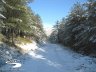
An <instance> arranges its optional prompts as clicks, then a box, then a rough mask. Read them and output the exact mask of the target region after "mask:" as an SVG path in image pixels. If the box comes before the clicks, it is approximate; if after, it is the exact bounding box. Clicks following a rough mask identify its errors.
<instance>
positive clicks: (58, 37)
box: [50, 0, 96, 54]
mask: <svg viewBox="0 0 96 72" xmlns="http://www.w3.org/2000/svg"><path fill="white" fill-rule="evenodd" d="M50 40H51V42H57V43H61V44H63V45H66V46H68V47H70V48H71V49H73V50H75V51H77V52H81V53H86V54H90V53H94V54H96V0H88V1H87V2H86V3H84V4H80V3H79V2H77V3H76V4H74V6H73V7H72V8H71V11H70V12H69V15H68V16H66V17H65V18H62V19H61V20H60V21H57V22H56V25H55V26H54V31H53V33H52V34H51V36H50Z"/></svg>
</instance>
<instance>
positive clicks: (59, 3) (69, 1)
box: [30, 0, 86, 27]
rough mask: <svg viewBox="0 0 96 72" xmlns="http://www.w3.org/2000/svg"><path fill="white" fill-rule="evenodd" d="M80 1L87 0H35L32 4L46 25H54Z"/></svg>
mask: <svg viewBox="0 0 96 72" xmlns="http://www.w3.org/2000/svg"><path fill="white" fill-rule="evenodd" d="M78 1H79V2H81V3H84V2H85V1H86V0H34V2H33V3H31V4H30V6H31V8H32V10H33V11H34V12H35V13H38V14H39V15H40V17H41V19H42V21H43V25H44V26H45V27H52V26H53V25H54V24H55V23H56V21H57V20H60V19H61V18H62V17H66V16H67V15H68V13H69V12H70V9H71V7H72V6H73V4H74V3H76V2H78Z"/></svg>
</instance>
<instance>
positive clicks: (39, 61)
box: [7, 43, 96, 72]
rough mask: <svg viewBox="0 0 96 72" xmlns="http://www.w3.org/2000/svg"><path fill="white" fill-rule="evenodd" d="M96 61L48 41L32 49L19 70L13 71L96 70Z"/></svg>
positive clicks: (59, 71) (65, 71)
mask: <svg viewBox="0 0 96 72" xmlns="http://www.w3.org/2000/svg"><path fill="white" fill-rule="evenodd" d="M36 46H37V45H36ZM95 62H96V58H91V57H88V56H83V55H81V54H77V53H74V52H73V51H71V50H70V49H69V48H67V47H63V46H61V45H58V44H50V43H46V44H43V45H42V46H38V48H37V49H36V50H35V51H34V50H33V51H32V50H30V51H29V52H28V54H27V57H26V59H25V61H24V63H22V66H21V67H20V68H19V69H18V71H17V69H16V70H12V71H11V72H96V63H95ZM7 72H8V71H7Z"/></svg>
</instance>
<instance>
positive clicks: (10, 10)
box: [0, 0, 46, 44]
mask: <svg viewBox="0 0 96 72" xmlns="http://www.w3.org/2000/svg"><path fill="white" fill-rule="evenodd" d="M31 2H33V0H0V36H1V37H0V38H1V39H0V40H2V41H4V42H10V43H12V44H14V43H15V41H16V39H17V40H18V37H19V39H20V38H21V39H22V38H26V39H34V40H35V41H37V42H40V41H42V40H43V39H44V38H45V37H46V35H45V32H44V30H43V25H42V20H41V18H40V16H39V15H38V14H35V13H34V12H33V11H32V9H31V8H30V7H29V6H28V4H29V3H31ZM2 36H3V37H2Z"/></svg>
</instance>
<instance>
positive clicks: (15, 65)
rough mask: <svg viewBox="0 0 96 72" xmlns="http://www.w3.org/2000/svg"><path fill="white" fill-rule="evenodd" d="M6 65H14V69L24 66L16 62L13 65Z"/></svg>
mask: <svg viewBox="0 0 96 72" xmlns="http://www.w3.org/2000/svg"><path fill="white" fill-rule="evenodd" d="M6 64H9V65H14V66H12V68H19V67H21V66H22V64H21V63H15V62H13V63H9V62H6Z"/></svg>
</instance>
